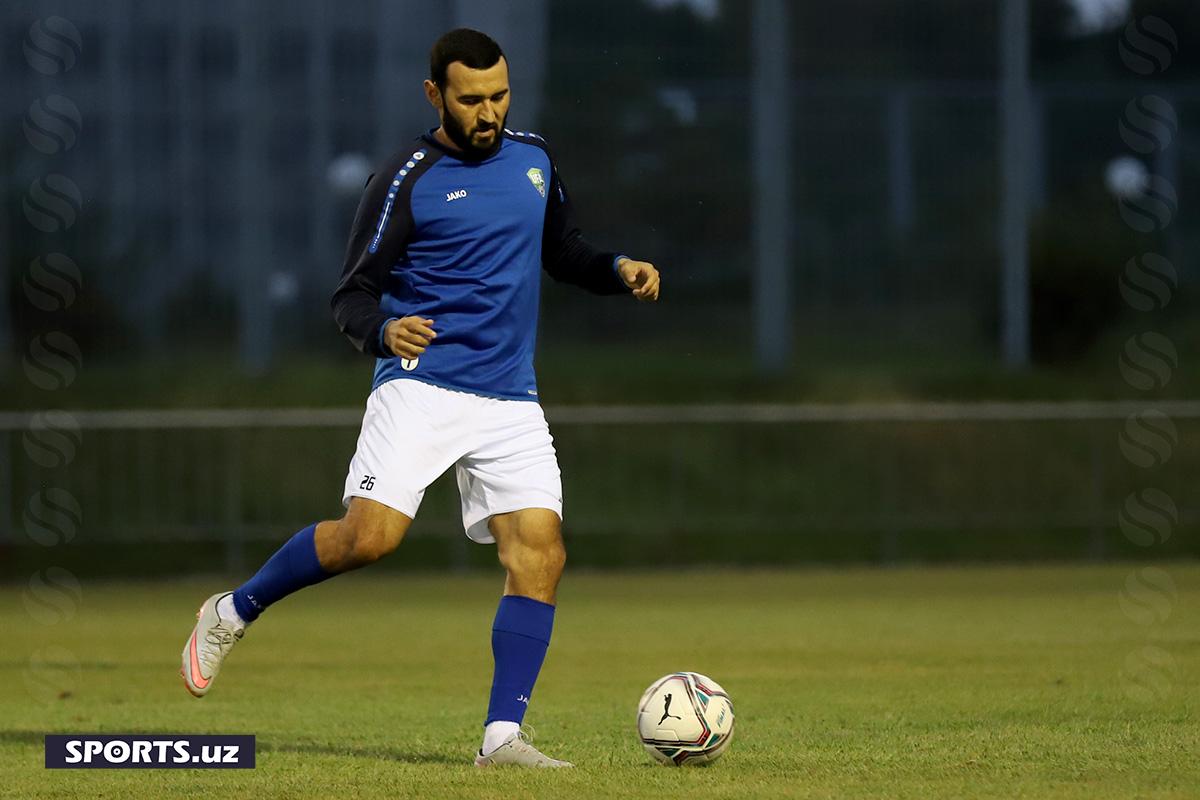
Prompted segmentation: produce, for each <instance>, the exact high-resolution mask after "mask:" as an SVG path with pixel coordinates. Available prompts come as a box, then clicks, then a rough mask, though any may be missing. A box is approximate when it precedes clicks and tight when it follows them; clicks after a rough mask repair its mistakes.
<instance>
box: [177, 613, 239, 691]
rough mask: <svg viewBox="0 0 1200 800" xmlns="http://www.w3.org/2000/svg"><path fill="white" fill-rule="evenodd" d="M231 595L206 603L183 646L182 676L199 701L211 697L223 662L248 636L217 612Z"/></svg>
mask: <svg viewBox="0 0 1200 800" xmlns="http://www.w3.org/2000/svg"><path fill="white" fill-rule="evenodd" d="M229 594H232V592H219V593H217V594H214V595H213V596H212V597H210V598H208V599H207V600H205V601H204V605H202V606H200V610H199V611H197V612H196V627H195V628H193V629H192V635H191V636H189V637H188V640H187V644H185V645H184V646H183V664H182V665H181V666H180V668H179V674H180V675H182V676H183V683H184V685H185V686H187V690H188V691H189V692H191V693H192V694H194V695H195V696H196V697H204V695H206V694H208V690H209V689H211V688H212V684H213V681H214V680H216V678H217V673H218V672H220V671H221V662H223V661H224V660H225V656H227V655H229V651H230V650H232V649H233V646H234V645H235V644H237V643H238V642H239V641H240V640H241V638H242V636H244V635H245V633H246V628H245V626H243V625H241V624H240V623H239V621H238V620H233V619H225V618H223V617H222V616H221V615H220V614H219V613H218V612H217V601H218V600H220V599H221V598H222V597H225V596H226V595H229Z"/></svg>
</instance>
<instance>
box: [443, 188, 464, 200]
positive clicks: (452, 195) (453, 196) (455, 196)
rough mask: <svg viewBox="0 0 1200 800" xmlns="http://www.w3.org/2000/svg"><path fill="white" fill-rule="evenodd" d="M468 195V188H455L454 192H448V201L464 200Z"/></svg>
mask: <svg viewBox="0 0 1200 800" xmlns="http://www.w3.org/2000/svg"><path fill="white" fill-rule="evenodd" d="M466 196H467V190H466V189H455V190H454V191H453V192H446V202H447V203H449V202H450V201H451V200H462V199H463V198H464V197H466Z"/></svg>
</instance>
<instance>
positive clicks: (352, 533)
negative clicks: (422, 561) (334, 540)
mask: <svg viewBox="0 0 1200 800" xmlns="http://www.w3.org/2000/svg"><path fill="white" fill-rule="evenodd" d="M341 534H342V535H341V537H340V538H341V540H342V543H343V546H342V551H343V557H344V559H345V561H346V566H347V568H348V569H350V568H354V567H361V566H365V565H367V564H372V563H374V562H376V561H378V560H379V559H381V558H383V557H384V556H386V555H387V554H388V553H391V552H392V551H393V550H395V549H396V548H397V547H399V546H400V541H401V539H403V538H404V530H403V529H402V528H401V527H400V526H397V525H389V524H387V523H385V522H380V521H375V520H356V521H350V520H348V519H344V520H342V530H341Z"/></svg>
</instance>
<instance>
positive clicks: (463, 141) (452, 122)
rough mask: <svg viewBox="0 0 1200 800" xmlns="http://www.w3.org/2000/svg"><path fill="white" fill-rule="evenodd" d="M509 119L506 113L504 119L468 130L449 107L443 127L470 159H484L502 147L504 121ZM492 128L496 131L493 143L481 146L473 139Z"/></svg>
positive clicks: (444, 116)
mask: <svg viewBox="0 0 1200 800" xmlns="http://www.w3.org/2000/svg"><path fill="white" fill-rule="evenodd" d="M507 119H508V117H507V115H506V116H505V117H504V118H503V119H498V120H496V121H495V122H493V123H491V124H490V125H481V126H478V127H476V128H475V129H474V130H472V131H470V132H468V131H467V129H466V128H464V127H463V125H462V123H460V122H459V121H458V118H457V117H455V116H454V114H452V113H450V111H449V110H448V109H447V110H446V111H445V113H444V114H442V127H443V128H444V129H445V130H446V135H447V136H449V137H450V141H452V142H454V144H455V145H456V146H457V147H458V149H459V150H462V151H463V155H464V156H466V157H467V158H468V159H469V160H479V161H482V160H483V159H485V158H488V157H489V156H491V155H494V154H495V152H496V151H497V150H499V149H500V143H501V141H503V139H504V137H503V136H501V133H502V132H503V131H504V123H505V121H506V120H507ZM490 130H494V131H496V135H495V136H493V137H492V143H491V144H489V145H487V146H485V147H480V146H479V145H477V144H475V143H474V142H473V141H472V139H473V138H474V136H473V135H474V134H476V133H481V132H483V131H490Z"/></svg>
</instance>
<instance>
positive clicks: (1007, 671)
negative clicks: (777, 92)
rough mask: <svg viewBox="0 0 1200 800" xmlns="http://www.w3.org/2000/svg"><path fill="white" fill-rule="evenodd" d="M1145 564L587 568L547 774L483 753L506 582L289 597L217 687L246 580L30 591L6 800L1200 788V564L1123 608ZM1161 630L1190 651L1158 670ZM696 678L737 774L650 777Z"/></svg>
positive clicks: (8, 665)
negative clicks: (664, 694)
mask: <svg viewBox="0 0 1200 800" xmlns="http://www.w3.org/2000/svg"><path fill="white" fill-rule="evenodd" d="M1144 568H1145V566H1144V565H1113V566H1104V567H1045V568H1042V567H1038V568H1027V567H1001V568H984V567H972V568H954V569H949V568H944V569H942V568H939V569H920V568H912V569H896V570H865V569H864V570H847V571H826V570H792V571H758V572H743V571H739V572H720V571H708V572H700V571H697V572H676V573H668V572H644V573H580V574H571V573H568V577H567V580H566V581H565V583H564V586H563V589H562V593H561V597H560V612H559V616H558V620H557V627H556V630H555V638H554V643H553V646H552V648H551V650H550V655H549V658H548V660H547V664H546V666H545V668H544V670H543V672H542V678H541V681H540V682H539V684H538V688H537V693H536V694H535V696H534V702H533V704H532V706H531V710H530V713H529V717H528V718H527V720H526V721H527V722H530V723H532V724H533V725H534V726H535V727H536V728H537V736H538V742H539V743H540V744H542V745H544V747H545V749H546V750H547V752H549V753H550V754H551V755H555V756H559V757H563V758H567V759H570V760H572V761H574V762H576V763H577V764H578V768H576V769H574V770H561V771H560V770H553V771H545V772H536V773H535V772H529V771H520V770H516V771H514V770H507V771H480V770H475V769H474V768H473V767H471V766H470V758H471V754H472V751H473V749H474V747H476V746H477V743H478V737H479V734H480V723H481V722H482V714H483V711H484V707H485V705H486V702H487V690H488V683H489V680H490V670H491V654H490V649H489V638H488V631H489V627H490V622H491V615H492V613H493V611H494V608H495V599H496V593H497V592H498V590H499V585H500V576H499V574H495V575H467V576H449V575H446V576H439V575H420V576H394V575H385V576H372V575H371V574H370V571H367V572H363V573H360V574H356V575H353V576H345V577H343V578H340V579H338V580H335V581H332V582H330V583H327V584H324V585H321V586H319V587H316V588H314V589H311V590H308V591H306V592H304V593H302V594H300V595H298V596H296V597H292V598H289V599H288V600H286V601H284V602H283V603H281V604H280V605H279V606H277V607H275V608H273V609H272V610H271V611H270V612H269V613H268V614H267V615H266V616H264V617H263V619H262V620H261V621H260V622H259V623H258V624H256V626H255V627H254V628H253V629H252V630H251V631H250V633H249V634H248V635H247V637H246V639H245V641H244V642H243V643H242V644H241V645H239V647H238V649H237V650H235V651H234V653H233V655H232V656H231V658H230V660H229V662H228V663H227V665H226V667H225V670H224V672H222V674H221V677H220V681H219V684H218V685H217V687H216V688H215V689H214V690H213V692H212V693H211V694H210V695H209V696H208V697H206V698H205V699H203V700H196V699H193V698H192V697H190V696H189V695H188V694H187V693H186V692H185V691H184V689H183V686H182V684H181V683H180V680H179V677H178V675H177V674H176V669H177V667H178V663H179V662H178V653H179V651H180V649H181V648H182V645H183V641H184V639H185V638H186V636H187V634H188V633H189V631H190V628H191V624H192V615H193V613H194V611H195V608H196V606H197V605H198V604H199V602H200V601H201V600H202V599H203V598H204V597H205V596H206V595H207V594H208V593H209V592H211V591H214V590H216V589H219V588H221V587H222V586H223V584H222V582H220V581H196V580H188V581H171V582H160V583H155V582H146V583H134V584H130V583H100V582H87V581H86V580H85V581H84V586H83V594H82V599H81V601H80V602H79V604H78V609H77V611H74V610H73V608H74V605H73V603H71V602H70V601H69V600H68V599H66V596H65V595H64V596H63V597H62V598H60V599H58V600H53V599H51V601H50V602H49V603H40V604H39V603H36V602H34V604H33V606H30V607H31V608H32V609H33V612H32V613H31V612H30V610H29V608H30V607H27V604H28V603H29V597H28V596H27V594H26V591H25V589H24V587H23V586H21V585H19V584H11V585H9V586H8V587H6V588H5V589H4V591H3V593H2V594H0V597H2V598H3V605H2V606H0V630H3V631H4V636H3V649H2V651H0V670H2V671H0V675H3V676H4V678H5V679H4V680H3V682H2V683H0V709H2V711H3V713H2V715H0V796H4V797H21V798H40V797H87V798H96V797H111V798H121V800H134V799H135V798H164V797H182V796H194V797H255V798H270V797H326V798H332V797H379V798H397V797H414V798H415V797H419V798H443V797H444V798H450V797H453V798H504V799H505V800H508V799H510V798H557V797H569V798H592V797H620V798H635V797H636V798H642V797H646V798H667V797H687V798H689V800H695V799H696V798H718V797H721V798H759V797H762V798H772V797H802V798H866V797H873V798H875V797H887V798H935V797H945V798H981V797H992V798H1017V797H1028V798H1041V797H1063V798H1087V799H1088V800H1104V798H1122V800H1124V799H1125V798H1135V797H1138V798H1150V797H1152V798H1167V797H1170V798H1196V797H1200V758H1198V753H1200V720H1198V719H1197V710H1198V709H1197V701H1198V700H1200V688H1198V687H1200V664H1198V657H1200V624H1198V617H1197V614H1198V613H1200V612H1198V611H1197V609H1198V608H1200V566H1197V565H1195V564H1187V563H1174V564H1167V565H1163V566H1162V567H1161V568H1162V569H1165V570H1166V571H1167V572H1168V573H1169V575H1170V577H1171V579H1172V580H1173V582H1174V584H1175V586H1176V590H1177V593H1176V594H1174V595H1173V596H1170V595H1169V593H1167V594H1158V593H1153V592H1151V593H1150V594H1139V595H1138V596H1137V597H1135V598H1134V599H1133V604H1132V606H1130V605H1129V604H1126V606H1125V611H1123V609H1122V604H1121V599H1120V598H1121V595H1122V592H1124V591H1125V586H1126V579H1127V578H1128V576H1129V575H1130V574H1131V573H1134V572H1136V571H1138V570H1142V569H1144ZM43 596H45V595H43ZM1127 599H1128V598H1127ZM1127 612H1128V614H1127ZM1168 612H1169V615H1168V616H1167V617H1166V619H1165V620H1162V617H1163V615H1164V614H1166V613H1168ZM56 613H57V614H59V615H60V616H66V617H69V618H67V619H65V620H63V621H61V622H59V623H58V624H48V623H49V622H51V621H52V619H53V618H54V616H55V614H56ZM1156 620H1162V621H1156ZM1139 623H1142V624H1139ZM1151 645H1152V646H1154V647H1156V648H1160V649H1161V651H1165V652H1167V653H1169V654H1170V658H1171V659H1172V663H1171V664H1169V665H1167V666H1162V665H1159V664H1158V662H1154V661H1150V662H1141V661H1138V660H1137V655H1136V654H1137V653H1140V652H1142V651H1143V648H1145V647H1147V646H1151ZM1131 654H1134V658H1133V661H1128V659H1129V657H1130V655H1131ZM31 656H33V657H34V664H35V666H33V667H31ZM38 659H41V660H40V661H39V660H38ZM73 659H77V663H75V662H73ZM677 669H692V670H697V671H700V672H704V673H707V674H709V675H711V676H712V677H713V678H715V679H716V680H718V681H720V682H722V683H723V684H724V686H725V688H726V689H727V690H728V691H729V692H730V694H731V696H732V697H733V700H734V704H735V708H736V711H737V714H738V728H737V732H736V736H735V739H734V741H733V744H732V747H731V748H730V750H729V751H728V753H727V754H726V756H725V758H724V759H723V760H722V761H721V762H719V763H718V764H716V765H714V766H712V767H708V768H691V769H683V770H679V769H672V768H666V767H660V766H656V765H652V764H651V762H650V760H649V758H648V757H647V756H646V755H645V754H644V753H643V752H642V749H641V746H640V744H639V743H638V741H637V739H636V736H635V734H634V727H633V719H634V710H635V709H634V706H635V704H636V702H637V699H638V697H639V695H640V693H641V691H642V690H643V689H644V688H645V686H646V685H647V684H649V683H650V681H651V680H653V679H654V678H656V677H658V676H660V675H662V674H663V673H666V672H671V671H674V670H677ZM47 732H108V733H127V732H163V733H168V732H169V733H253V734H256V735H257V736H258V767H257V769H255V770H253V771H203V770H149V771H143V770H128V771H117V770H111V771H46V770H44V769H42V767H41V761H42V735H43V734H45V733H47Z"/></svg>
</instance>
